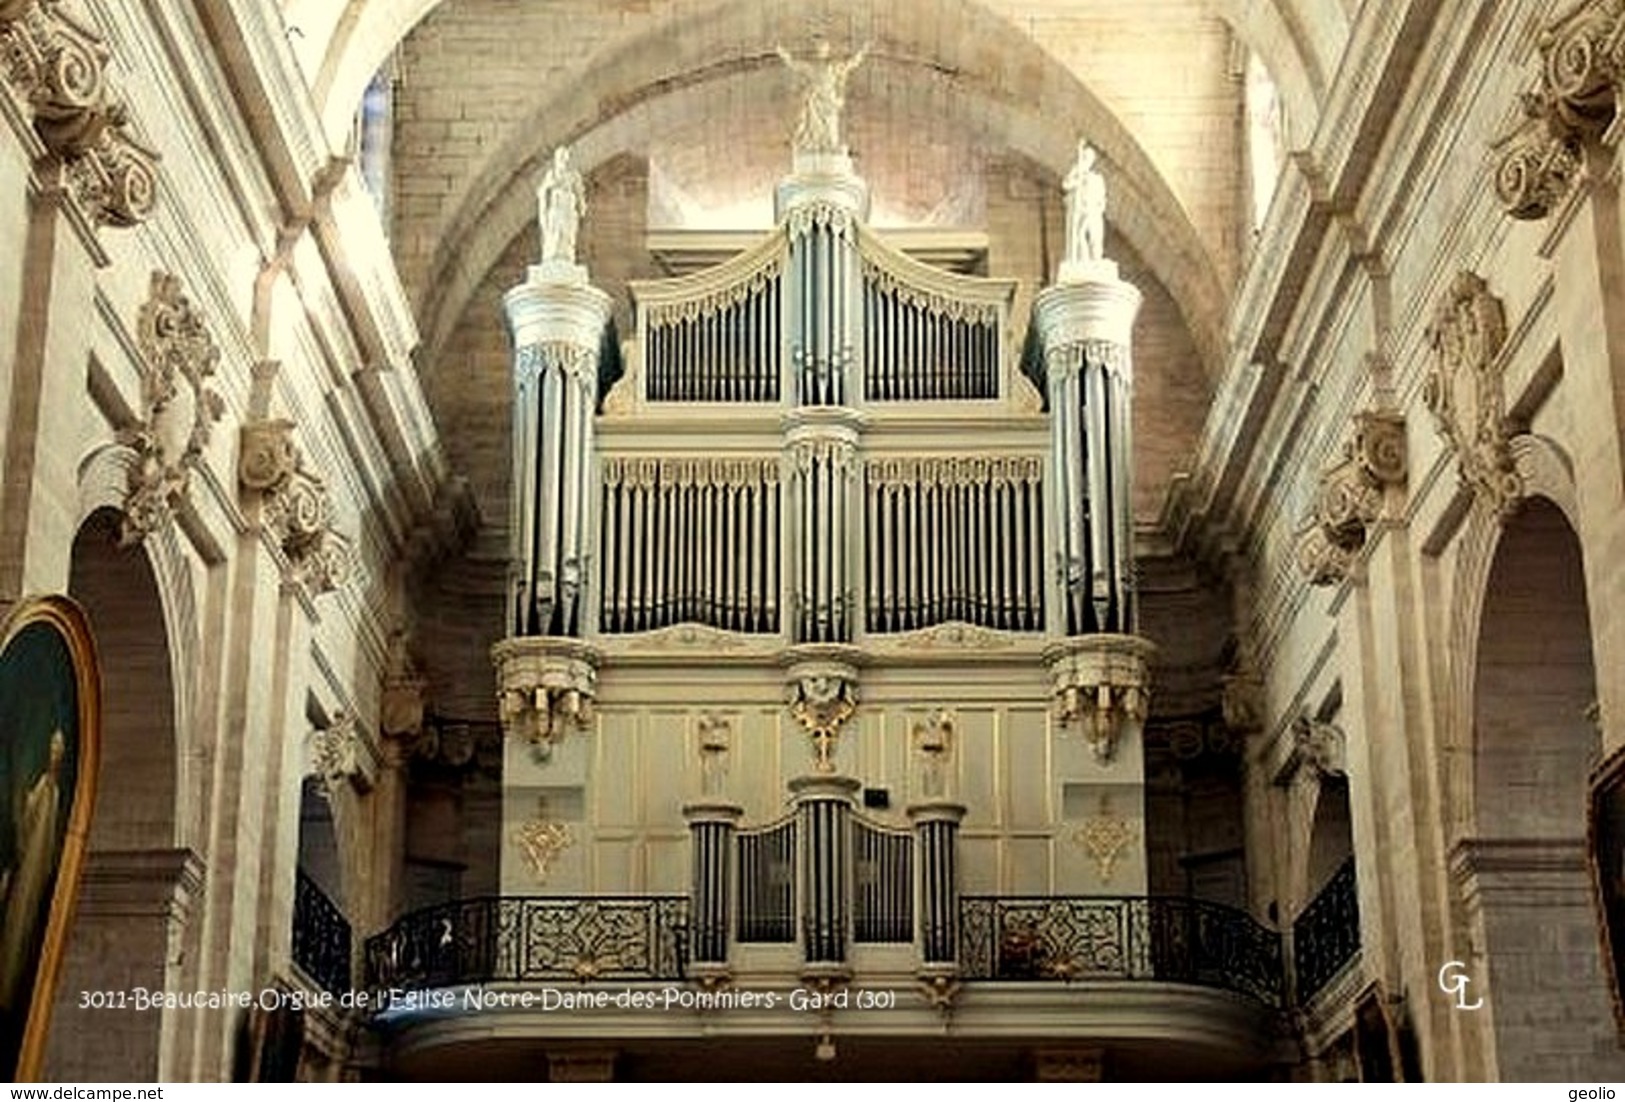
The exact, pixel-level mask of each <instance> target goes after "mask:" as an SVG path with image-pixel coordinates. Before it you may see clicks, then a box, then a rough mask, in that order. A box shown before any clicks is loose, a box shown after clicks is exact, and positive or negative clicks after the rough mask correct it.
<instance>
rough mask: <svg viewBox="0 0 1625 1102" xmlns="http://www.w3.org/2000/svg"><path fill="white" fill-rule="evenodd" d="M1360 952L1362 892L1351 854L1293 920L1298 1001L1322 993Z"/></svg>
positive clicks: (1305, 1001)
mask: <svg viewBox="0 0 1625 1102" xmlns="http://www.w3.org/2000/svg"><path fill="white" fill-rule="evenodd" d="M1359 952H1360V893H1359V884H1358V881H1357V880H1356V879H1355V876H1354V858H1353V857H1350V858H1349V859H1348V860H1347V861H1345V862H1343V865H1342V867H1341V868H1339V869H1338V870H1337V871H1336V872H1335V873H1333V874H1332V878H1331V879H1330V880H1328V881H1327V882H1326V886H1325V887H1324V888H1321V889H1320V894H1319V895H1317V896H1315V898H1314V899H1312V900H1310V901H1309V905H1308V906H1307V907H1305V908H1304V909H1303V910H1302V911H1301V912H1299V914H1298V918H1297V920H1296V921H1295V922H1293V923H1292V967H1293V972H1294V974H1295V975H1296V977H1297V994H1298V1002H1299V1003H1300V1004H1302V1003H1307V1002H1308V1001H1309V1000H1310V999H1313V998H1314V997H1315V996H1316V995H1318V994H1319V993H1320V989H1321V988H1323V987H1325V986H1326V984H1327V983H1329V982H1330V981H1331V979H1332V977H1333V976H1335V975H1337V973H1339V972H1341V971H1342V970H1343V967H1344V966H1345V965H1346V964H1348V962H1349V961H1351V960H1353V959H1354V957H1355V956H1356V955H1357V954H1358V953H1359Z"/></svg>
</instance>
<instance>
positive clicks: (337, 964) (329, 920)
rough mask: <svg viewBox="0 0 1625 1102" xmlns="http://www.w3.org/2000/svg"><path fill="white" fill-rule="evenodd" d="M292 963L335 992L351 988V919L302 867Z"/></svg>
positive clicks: (297, 885)
mask: <svg viewBox="0 0 1625 1102" xmlns="http://www.w3.org/2000/svg"><path fill="white" fill-rule="evenodd" d="M293 962H294V963H295V964H297V965H298V966H299V967H300V968H301V969H302V970H303V971H304V973H305V975H307V976H309V977H310V978H311V979H313V980H315V981H316V982H317V983H318V984H320V985H321V986H322V988H323V989H325V990H327V991H331V992H332V993H333V994H335V995H339V994H342V993H344V992H345V991H348V990H349V989H350V920H349V919H347V918H345V917H344V912H343V911H341V910H339V909H338V907H337V906H335V905H334V903H333V901H332V900H331V899H329V898H327V893H326V892H324V891H322V889H321V887H320V886H319V885H318V884H317V883H316V881H314V880H312V879H311V878H310V877H309V876H307V875H306V874H305V871H304V870H303V869H299V870H297V871H296V873H295V878H294V885H293Z"/></svg>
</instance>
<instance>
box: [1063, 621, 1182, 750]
mask: <svg viewBox="0 0 1625 1102" xmlns="http://www.w3.org/2000/svg"><path fill="white" fill-rule="evenodd" d="M1155 654H1156V647H1155V646H1153V645H1152V644H1151V643H1150V642H1149V641H1148V640H1145V639H1142V638H1140V637H1139V636H1137V635H1083V636H1077V637H1075V638H1073V639H1069V640H1067V641H1066V642H1065V643H1061V644H1058V645H1056V646H1054V647H1051V648H1049V649H1048V650H1047V651H1045V652H1044V661H1045V662H1046V664H1047V665H1048V666H1049V673H1050V694H1051V700H1052V707H1053V711H1054V714H1055V718H1056V720H1057V721H1058V722H1059V723H1060V724H1061V725H1062V726H1063V727H1064V726H1070V725H1071V724H1073V723H1076V724H1077V725H1078V727H1079V729H1080V731H1081V732H1082V734H1083V737H1084V739H1085V740H1086V741H1087V742H1088V743H1089V748H1090V750H1092V751H1093V752H1094V755H1095V760H1096V761H1099V762H1102V763H1105V762H1109V761H1111V760H1112V759H1113V757H1115V756H1116V753H1117V748H1118V746H1119V745H1120V744H1121V743H1122V742H1124V741H1126V740H1128V739H1132V738H1136V737H1138V736H1139V734H1140V733H1141V732H1142V731H1143V730H1144V729H1145V717H1146V715H1147V713H1148V712H1149V710H1150V706H1151V658H1152V656H1153V655H1155Z"/></svg>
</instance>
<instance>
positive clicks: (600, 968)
mask: <svg viewBox="0 0 1625 1102" xmlns="http://www.w3.org/2000/svg"><path fill="white" fill-rule="evenodd" d="M744 898H747V899H748V898H749V893H746V895H745V896H744ZM951 913H952V915H953V926H954V927H955V928H954V930H953V931H952V937H953V942H952V954H951V956H952V959H949V960H940V959H936V960H933V959H928V958H930V957H932V956H933V954H932V953H931V952H930V950H929V948H928V947H927V945H926V940H927V937H928V932H927V931H926V930H924V929H923V927H920V928H916V926H915V923H914V922H913V920H912V919H910V918H908V917H904V918H900V919H898V920H897V921H895V922H890V923H877V922H874V921H872V920H871V921H869V922H867V923H866V924H859V923H857V922H856V921H853V920H851V919H849V920H848V921H847V922H845V923H844V924H842V925H844V933H845V934H846V935H847V937H848V939H849V944H850V949H851V951H850V953H849V954H848V956H847V965H848V967H847V968H846V969H845V971H844V974H841V975H839V976H836V975H835V974H834V973H832V972H831V971H830V970H829V969H827V968H815V969H812V970H810V971H809V968H808V965H809V964H822V965H827V963H828V962H827V961H818V960H817V959H816V958H817V957H818V956H819V954H820V953H821V952H823V950H821V949H820V948H819V941H820V938H821V937H824V936H826V935H827V931H822V932H821V931H819V930H816V929H810V928H809V927H808V926H807V924H806V923H805V922H804V921H800V920H787V921H786V922H785V923H783V925H784V926H785V927H787V929H785V930H783V931H779V929H778V927H776V926H775V927H774V928H773V930H772V931H769V932H771V933H774V934H775V935H777V934H778V933H780V932H783V933H785V934H787V935H788V936H787V937H786V938H785V939H784V942H783V943H780V942H777V941H774V942H746V941H743V940H741V939H742V938H743V937H761V936H762V929H763V927H762V926H761V923H760V916H757V918H755V919H752V920H751V921H748V922H744V923H741V921H740V918H741V916H740V915H738V914H734V915H732V916H730V918H731V919H732V921H730V922H728V923H727V924H726V929H727V941H728V945H727V946H726V951H725V953H724V954H723V955H724V956H725V958H726V959H727V961H729V962H730V966H729V967H728V968H727V969H726V970H721V969H718V968H717V967H715V965H714V964H711V965H706V964H701V965H699V966H696V965H695V963H694V961H693V959H692V958H693V954H692V951H691V942H692V939H693V938H694V936H695V934H694V932H693V926H692V925H691V923H692V921H693V905H692V902H691V900H690V899H688V898H687V897H682V896H598V897H584V896H576V897H564V896H552V897H548V896H531V897H491V898H483V899H473V900H466V901H459V902H455V903H448V904H445V905H442V906H437V907H431V908H427V909H424V910H420V911H417V912H414V913H412V914H409V915H406V916H405V917H403V918H401V919H400V920H399V921H397V922H396V923H395V924H394V925H393V926H392V927H390V928H389V929H388V930H387V931H385V932H383V933H381V934H378V935H376V936H375V937H373V938H371V939H370V940H369V941H368V943H367V945H366V976H367V983H368V986H369V988H370V989H371V991H372V992H373V1004H372V1005H373V1007H374V1008H375V1013H374V1015H373V1018H372V1024H373V1026H374V1028H375V1029H376V1030H377V1031H378V1033H379V1035H380V1037H381V1038H382V1042H383V1050H384V1051H385V1052H387V1053H388V1054H389V1056H388V1057H387V1059H388V1061H389V1063H390V1066H391V1067H392V1068H393V1069H394V1070H395V1071H397V1072H400V1073H402V1074H407V1073H411V1074H420V1073H422V1072H424V1071H425V1070H426V1069H456V1073H457V1074H471V1075H474V1076H476V1077H478V1076H483V1075H487V1074H489V1075H496V1074H499V1070H498V1069H503V1068H508V1069H513V1070H517V1069H518V1068H520V1067H521V1066H522V1065H523V1063H524V1061H525V1060H527V1059H529V1060H532V1061H534V1060H535V1059H536V1058H537V1054H538V1053H545V1052H547V1051H552V1050H557V1049H559V1048H560V1046H562V1047H564V1048H566V1049H569V1048H572V1047H576V1046H582V1045H587V1046H599V1047H602V1046H606V1045H607V1046H609V1047H611V1048H613V1049H614V1050H615V1051H617V1052H619V1053H622V1054H623V1055H624V1056H625V1059H627V1060H630V1061H631V1064H629V1065H626V1066H633V1067H641V1068H644V1069H645V1071H646V1073H647V1074H648V1075H650V1076H651V1077H652V1076H656V1075H663V1074H676V1072H675V1071H673V1070H672V1068H673V1067H674V1066H675V1065H672V1064H670V1063H669V1061H670V1060H674V1059H679V1057H678V1056H677V1055H676V1053H677V1050H678V1049H679V1048H681V1047H682V1046H683V1045H684V1044H692V1045H695V1046H699V1047H700V1048H702V1049H704V1050H705V1051H707V1052H710V1053H712V1054H713V1055H715V1056H716V1058H717V1059H719V1060H723V1061H724V1062H726V1060H728V1059H731V1058H732V1057H731V1056H730V1055H729V1054H735V1055H740V1057H741V1058H745V1057H744V1055H743V1054H745V1053H747V1052H751V1053H755V1055H752V1056H750V1057H749V1058H750V1059H751V1060H759V1059H763V1058H765V1056H764V1055H763V1054H762V1053H760V1052H756V1050H755V1048H754V1047H753V1046H755V1045H758V1044H760V1043H761V1042H763V1041H764V1040H765V1039H768V1038H773V1037H777V1038H779V1039H780V1042H781V1044H786V1045H789V1046H790V1048H789V1049H787V1050H786V1051H790V1052H793V1053H799V1052H800V1051H801V1047H803V1046H799V1045H795V1044H794V1043H793V1042H792V1041H789V1040H786V1038H794V1037H795V1036H797V1035H802V1036H804V1037H805V1038H807V1045H806V1046H805V1047H807V1049H808V1051H809V1052H811V1051H812V1049H813V1048H814V1047H815V1045H816V1044H821V1043H824V1039H826V1038H828V1043H829V1044H830V1045H832V1046H835V1047H837V1048H839V1047H841V1046H842V1045H845V1046H846V1050H847V1051H848V1052H849V1053H850V1052H861V1051H865V1049H864V1046H865V1045H866V1044H868V1043H873V1042H876V1041H878V1039H880V1038H885V1039H886V1043H887V1044H888V1045H892V1046H901V1047H900V1048H898V1049H897V1051H899V1052H903V1053H905V1054H906V1052H907V1051H908V1050H909V1046H910V1045H911V1044H914V1043H916V1042H917V1043H918V1044H920V1045H931V1044H937V1045H940V1042H941V1037H942V1035H943V1031H944V1029H946V1028H951V1030H952V1031H953V1033H954V1034H955V1036H956V1037H959V1038H961V1039H962V1040H963V1041H964V1043H965V1044H967V1045H969V1046H971V1048H972V1049H977V1050H978V1051H981V1050H984V1049H985V1052H984V1053H983V1054H984V1055H986V1056H988V1057H989V1058H990V1059H994V1060H995V1062H997V1059H1002V1058H1004V1057H1000V1056H999V1055H998V1054H999V1053H1003V1054H1004V1056H1005V1057H1010V1058H1011V1059H1014V1057H1011V1056H1010V1054H1011V1053H1013V1052H1015V1051H1017V1050H1020V1051H1022V1052H1025V1053H1027V1054H1029V1056H1030V1054H1031V1052H1034V1051H1039V1050H1041V1049H1043V1048H1044V1046H1046V1045H1049V1044H1052V1043H1060V1042H1062V1041H1064V1042H1065V1043H1067V1044H1074V1043H1078V1042H1080V1041H1087V1042H1088V1043H1089V1044H1092V1045H1095V1046H1098V1047H1099V1048H1101V1050H1102V1051H1108V1052H1112V1053H1115V1054H1116V1056H1115V1057H1114V1061H1115V1066H1117V1067H1118V1069H1119V1073H1121V1074H1129V1073H1130V1072H1129V1069H1132V1068H1137V1067H1138V1068H1139V1069H1140V1070H1139V1071H1137V1072H1135V1074H1140V1075H1155V1074H1158V1071H1157V1064H1156V1061H1155V1059H1153V1055H1154V1053H1155V1052H1156V1050H1157V1049H1158V1047H1159V1046H1162V1047H1166V1046H1170V1045H1177V1046H1180V1051H1181V1053H1182V1055H1181V1056H1180V1057H1179V1059H1180V1060H1181V1061H1183V1062H1184V1063H1183V1065H1182V1066H1183V1067H1184V1068H1185V1071H1184V1073H1185V1074H1202V1075H1225V1074H1235V1073H1240V1072H1242V1071H1244V1070H1248V1069H1253V1070H1256V1069H1258V1068H1260V1067H1263V1066H1265V1065H1267V1064H1269V1063H1270V1062H1271V1061H1272V1059H1273V1056H1272V1045H1273V1044H1274V1041H1275V1037H1276V1036H1277V1033H1278V1031H1277V1028H1276V1027H1277V1025H1278V1021H1279V1018H1280V1015H1281V1012H1282V1011H1283V1010H1284V1008H1285V987H1284V982H1283V969H1282V947H1281V940H1280V938H1279V936H1278V935H1277V934H1276V933H1275V932H1273V931H1271V930H1268V929H1266V928H1265V927H1263V926H1261V925H1260V924H1258V923H1257V922H1255V921H1254V920H1253V919H1252V917H1251V916H1249V915H1247V914H1246V913H1244V912H1242V911H1238V910H1235V909H1233V908H1230V907H1225V906H1222V905H1219V904H1215V903H1209V902H1204V901H1200V900H1192V899H1184V898H1165V897H1143V896H1142V897H1082V896H1077V897H1061V896H1023V897H1012V896H964V897H961V898H960V899H958V901H957V906H956V907H955V908H953V910H952V912H951ZM894 917H895V916H894ZM899 924H901V925H903V926H905V927H906V930H903V931H898V930H896V929H893V928H892V927H894V926H897V925H899ZM865 926H866V927H867V929H865V928H864V927H865ZM871 937H880V938H881V939H882V940H881V941H879V942H873V943H871V942H868V941H866V940H865V939H866V938H871ZM886 939H891V940H886ZM899 940H900V941H901V942H902V944H898V943H897V942H898V941H899ZM937 955H940V954H937ZM978 1046H980V1049H979V1048H978ZM526 1053H528V1054H529V1055H528V1056H527V1055H525V1054H526ZM797 1058H798V1059H799V1057H797ZM903 1059H904V1061H905V1062H906V1061H907V1059H908V1058H907V1057H906V1055H905V1056H904V1058H903ZM1145 1060H1149V1061H1150V1062H1149V1063H1145V1064H1143V1066H1142V1065H1141V1064H1140V1061H1145ZM814 1063H815V1064H816V1060H815V1061H814ZM752 1066H758V1065H756V1064H753V1065H752ZM898 1066H899V1067H901V1066H902V1065H898ZM792 1070H794V1069H793V1068H791V1067H790V1066H788V1065H787V1066H786V1068H785V1071H786V1073H789V1072H791V1071H792ZM893 1070H895V1069H893ZM707 1071H708V1073H709V1074H718V1075H722V1076H723V1077H726V1075H727V1072H726V1071H717V1070H716V1069H715V1068H708V1069H707ZM846 1072H847V1073H849V1074H850V1073H854V1072H853V1069H852V1068H847V1069H846ZM440 1073H444V1072H440ZM866 1073H867V1074H873V1075H877V1076H879V1077H882V1078H884V1077H887V1075H888V1074H891V1072H889V1071H888V1070H887V1069H886V1068H885V1067H875V1068H870V1069H868V1070H867V1072H866Z"/></svg>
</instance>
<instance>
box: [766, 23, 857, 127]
mask: <svg viewBox="0 0 1625 1102" xmlns="http://www.w3.org/2000/svg"><path fill="white" fill-rule="evenodd" d="M777 49H778V54H779V58H780V59H781V60H782V61H783V62H784V63H785V65H787V66H789V68H790V71H791V72H793V73H795V74H796V75H797V76H799V77H800V78H801V81H802V86H803V88H804V89H805V98H804V99H803V100H802V104H801V118H800V119H799V120H798V121H797V123H796V135H795V150H796V152H797V153H845V152H846V146H845V145H844V144H843V143H842V142H841V109H842V108H843V107H845V106H846V78H847V77H849V76H851V75H852V70H853V69H856V68H857V67H858V66H859V65H860V64H862V62H863V59H864V58H865V57H867V56H868V54H869V45H868V43H865V44H864V46H863V48H862V49H860V50H859V51H858V52H857V53H855V54H853V55H852V56H851V57H849V58H846V59H844V60H842V61H832V60H830V56H829V43H828V42H826V41H824V40H823V39H822V38H820V39H819V40H818V43H817V45H816V46H814V48H813V60H811V61H798V60H797V59H796V58H794V57H792V56H790V52H789V51H788V50H786V49H785V48H784V47H783V46H779V47H777Z"/></svg>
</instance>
